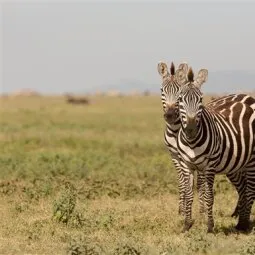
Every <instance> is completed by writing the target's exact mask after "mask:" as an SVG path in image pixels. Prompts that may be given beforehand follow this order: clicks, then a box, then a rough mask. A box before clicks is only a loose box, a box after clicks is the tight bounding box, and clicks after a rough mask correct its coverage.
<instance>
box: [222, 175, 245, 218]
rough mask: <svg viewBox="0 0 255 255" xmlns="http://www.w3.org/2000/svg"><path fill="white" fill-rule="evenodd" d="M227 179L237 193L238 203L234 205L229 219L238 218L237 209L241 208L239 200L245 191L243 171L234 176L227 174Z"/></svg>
mask: <svg viewBox="0 0 255 255" xmlns="http://www.w3.org/2000/svg"><path fill="white" fill-rule="evenodd" d="M227 177H228V179H229V180H230V182H231V183H232V184H233V186H235V188H236V190H237V193H238V202H237V204H236V207H235V210H234V212H233V213H232V215H231V217H238V216H239V209H240V208H241V199H242V197H243V196H244V193H245V189H246V177H245V174H244V171H241V172H238V173H235V174H227Z"/></svg>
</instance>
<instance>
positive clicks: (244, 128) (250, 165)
mask: <svg viewBox="0 0 255 255" xmlns="http://www.w3.org/2000/svg"><path fill="white" fill-rule="evenodd" d="M183 75H185V73H184V72H183V71H182V70H179V71H178V73H177V74H176V79H177V82H178V80H183ZM207 76H208V71H207V70H206V69H201V70H200V71H199V73H198V77H197V78H196V80H194V74H193V71H192V69H191V68H190V69H189V71H188V75H187V78H188V82H187V84H185V85H184V86H183V87H182V91H181V93H180V94H179V98H178V101H177V104H178V107H179V115H180V121H181V128H180V131H179V133H178V136H177V150H178V155H179V157H180V159H181V160H180V162H181V164H182V166H181V170H182V171H183V173H182V174H183V177H184V179H185V222H184V230H189V229H190V227H191V226H192V217H191V208H192V202H193V187H192V184H193V182H192V179H193V172H194V170H197V171H198V172H200V175H201V176H203V178H204V180H203V184H204V188H205V194H204V200H205V204H206V209H207V217H208V219H207V220H208V221H207V232H213V228H214V218H213V202H214V194H213V184H214V177H215V174H226V175H227V177H228V178H229V179H230V181H231V182H232V183H233V184H234V185H235V187H236V189H237V191H238V194H239V202H238V205H237V207H238V214H239V219H238V223H237V225H236V229H237V230H244V231H245V230H248V228H249V219H250V213H251V207H252V203H253V200H254V199H255V188H254V178H255V171H254V170H255V134H254V133H255V111H254V109H253V108H252V107H251V106H250V105H255V99H254V98H252V97H249V96H247V97H246V99H245V100H246V101H247V102H249V104H250V105H249V104H248V103H247V104H246V103H243V102H240V101H232V102H231V101H227V102H225V105H224V107H222V111H223V112H224V111H225V110H224V108H225V109H226V113H225V114H223V113H221V112H220V111H216V110H215V109H214V108H213V107H210V106H209V107H208V106H203V103H202V99H203V95H202V92H201V90H200V87H201V85H202V83H203V82H202V81H204V80H207ZM216 105H217V104H216ZM219 107H220V106H219Z"/></svg>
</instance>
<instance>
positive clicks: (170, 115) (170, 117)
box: [164, 107, 176, 124]
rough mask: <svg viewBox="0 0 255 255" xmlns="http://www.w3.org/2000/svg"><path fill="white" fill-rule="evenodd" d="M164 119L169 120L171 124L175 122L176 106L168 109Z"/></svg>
mask: <svg viewBox="0 0 255 255" xmlns="http://www.w3.org/2000/svg"><path fill="white" fill-rule="evenodd" d="M164 119H165V121H167V122H168V123H169V124H171V123H174V122H175V120H176V113H175V108H174V107H171V108H168V109H167V110H166V112H165V113H164Z"/></svg>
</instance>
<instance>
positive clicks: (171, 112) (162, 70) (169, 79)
mask: <svg viewBox="0 0 255 255" xmlns="http://www.w3.org/2000/svg"><path fill="white" fill-rule="evenodd" d="M179 70H181V71H182V72H179ZM175 72H179V74H181V73H182V74H183V77H182V78H183V79H182V80H180V76H179V82H177V81H176V77H175ZM187 72H188V64H187V63H185V62H184V63H181V64H180V65H179V67H178V68H177V70H175V65H174V63H173V62H172V63H171V66H170V73H169V71H168V67H167V64H166V63H164V62H159V63H158V73H159V75H160V76H161V77H162V85H161V101H162V105H163V111H164V119H165V122H166V128H165V132H164V142H165V145H166V147H167V149H168V150H169V152H170V155H171V159H172V162H173V164H174V166H175V169H176V170H177V178H178V189H179V210H178V212H179V215H184V212H185V201H184V199H185V183H184V179H183V176H182V171H181V165H180V159H179V157H178V152H177V145H176V139H177V134H178V132H179V130H180V128H181V122H180V119H179V112H178V107H177V104H176V102H177V99H178V96H179V93H180V91H181V88H182V86H183V85H184V84H185V83H186V82H187V81H186V73H187ZM197 186H198V194H202V192H200V188H201V187H202V181H201V178H200V176H198V178H197ZM199 202H200V212H201V213H202V212H204V202H203V197H202V195H201V196H200V197H199Z"/></svg>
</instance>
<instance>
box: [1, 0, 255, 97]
mask: <svg viewBox="0 0 255 255" xmlns="http://www.w3.org/2000/svg"><path fill="white" fill-rule="evenodd" d="M254 13H255V3H253V2H252V1H250V2H248V1H247V2H245V1H225V2H223V1H204V2H202V1H169V2H167V1H119V2H117V1H94V2H92V1H91V2H88V1H81V0H80V1H69V2H68V1H60V0H58V1H50V0H47V1H43V0H41V1H36V0H34V1H22V0H20V1H3V2H2V3H1V4H0V59H1V61H0V76H1V79H0V93H1V92H2V93H5V92H12V91H16V90H20V89H23V88H32V89H35V90H37V91H40V92H43V93H63V92H83V91H87V90H90V91H91V90H103V89H104V88H107V87H109V86H111V85H120V86H126V87H128V84H129V83H135V84H137V87H138V88H137V89H139V83H143V84H155V86H159V85H160V83H161V81H160V77H159V75H158V72H157V63H158V62H159V61H165V62H167V63H170V62H171V61H174V63H176V64H179V63H180V62H182V61H186V62H188V63H189V64H190V65H191V66H192V67H193V69H194V71H196V70H198V69H200V68H207V69H208V70H209V75H210V73H212V72H216V71H224V70H230V71H231V70H242V71H246V70H247V71H254V72H255V64H254V59H255V15H254ZM209 77H210V76H209ZM254 88H255V82H254ZM217 89H218V88H217V84H215V90H217ZM219 89H220V88H219Z"/></svg>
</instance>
